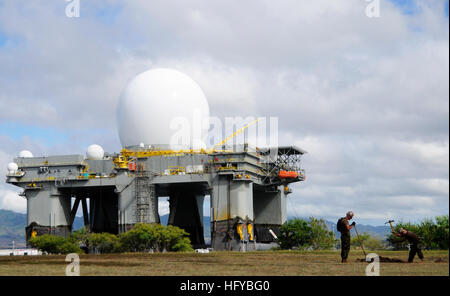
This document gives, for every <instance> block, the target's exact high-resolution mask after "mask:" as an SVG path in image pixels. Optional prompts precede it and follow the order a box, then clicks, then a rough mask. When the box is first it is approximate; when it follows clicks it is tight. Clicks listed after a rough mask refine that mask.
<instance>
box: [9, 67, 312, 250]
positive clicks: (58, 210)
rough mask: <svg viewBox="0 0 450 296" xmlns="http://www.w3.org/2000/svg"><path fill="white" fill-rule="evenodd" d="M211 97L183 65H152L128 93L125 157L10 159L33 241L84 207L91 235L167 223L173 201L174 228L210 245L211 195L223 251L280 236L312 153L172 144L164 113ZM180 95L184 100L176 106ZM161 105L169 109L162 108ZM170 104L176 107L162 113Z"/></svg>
mask: <svg viewBox="0 0 450 296" xmlns="http://www.w3.org/2000/svg"><path fill="white" fill-rule="evenodd" d="M197 88H198V89H197ZM199 91H200V92H199ZM202 95H203V93H202V92H201V89H200V88H199V87H198V86H197V84H196V83H195V82H193V80H191V79H190V78H189V77H187V76H186V75H184V74H182V73H180V72H178V71H175V70H170V69H154V70H150V71H147V72H144V73H142V74H140V75H138V76H137V77H135V78H134V79H133V80H132V81H131V82H130V83H129V84H128V86H127V87H126V88H125V90H124V92H123V93H122V96H121V98H120V101H119V105H118V125H119V136H120V140H121V142H122V146H123V148H122V150H121V151H120V152H119V153H105V152H104V151H103V148H102V147H100V146H98V145H91V146H90V147H89V148H88V151H87V153H86V156H84V155H56V156H42V157H34V156H33V154H32V153H30V152H29V151H22V152H21V153H20V154H19V157H17V158H16V159H14V162H13V163H10V164H9V165H8V172H7V175H6V182H7V183H9V184H12V185H15V186H19V187H21V188H23V189H24V190H23V192H22V193H21V195H22V196H23V197H25V198H26V200H27V227H26V238H27V240H28V239H29V238H30V236H31V234H32V233H34V234H36V235H38V236H39V235H42V234H55V235H61V236H67V235H68V234H70V232H71V231H72V227H73V222H74V219H75V215H76V213H77V210H78V208H79V207H80V204H81V208H82V212H83V218H84V225H85V227H86V229H87V230H89V231H92V232H110V233H114V234H117V233H123V232H126V231H128V230H130V229H131V228H132V227H133V226H134V225H135V224H136V223H160V216H159V214H158V198H159V197H169V208H170V213H169V219H168V224H169V225H174V226H178V227H180V228H182V229H184V230H186V232H188V233H189V236H190V239H191V242H192V244H193V245H194V247H202V246H205V239H204V237H205V235H204V233H203V229H204V227H203V226H204V225H203V203H204V198H205V196H209V197H210V213H208V214H209V215H210V217H211V247H212V248H213V249H214V250H242V249H246V250H251V249H252V248H255V246H256V245H257V244H256V243H271V242H273V241H274V240H275V237H276V235H277V234H278V231H279V228H280V226H281V225H282V224H283V223H285V222H286V220H287V196H288V194H290V193H291V192H292V189H291V187H290V186H289V185H290V184H291V183H293V182H299V181H304V180H305V172H304V170H303V169H302V167H301V164H300V159H301V156H302V155H303V154H304V153H306V152H305V151H304V150H302V149H300V148H298V147H295V146H282V147H266V148H257V147H252V146H251V145H249V144H235V145H227V144H226V143H225V142H223V143H220V145H219V146H214V147H212V148H206V147H201V148H196V149H192V148H189V147H181V146H177V147H175V146H176V145H175V146H174V145H169V144H167V143H170V141H169V138H168V137H169V136H170V133H173V131H171V130H170V129H169V128H168V127H166V125H170V122H168V121H167V120H168V119H167V117H168V115H167V113H164V112H168V113H169V114H170V115H171V116H172V114H175V115H176V116H181V115H183V114H182V113H183V112H185V113H186V109H188V112H190V111H189V106H188V107H186V104H189V102H196V100H197V101H200V103H198V102H196V103H194V105H195V106H194V107H195V108H192V109H193V111H192V112H194V113H195V112H197V113H196V114H200V116H203V117H207V116H209V109H208V105H207V104H206V107H205V104H203V103H202V102H201V100H202V97H201V96H202ZM199 97H200V99H199ZM154 98H156V99H157V102H155V100H156V99H154ZM180 98H181V99H182V100H183V102H184V103H183V105H184V106H183V107H182V108H179V107H175V108H172V106H173V104H174V102H173V101H174V100H175V101H176V100H180ZM187 99H189V100H187ZM142 101H144V103H142ZM161 101H165V104H166V105H164V106H159V107H158V104H161ZM133 104H139V106H140V108H135V106H134V107H133ZM167 105H168V106H169V110H162V111H158V110H156V109H158V108H162V109H163V108H167ZM146 106H149V107H150V109H151V112H149V113H146V112H148V111H149V109H148V108H147V107H146ZM199 106H200V108H197V107H199ZM155 108H156V109H155ZM202 108H203V109H202ZM173 109H175V110H173ZM194 109H195V110H194ZM198 110H200V111H198ZM202 110H203V111H202ZM140 113H141V114H140ZM153 115H154V116H153ZM169 117H170V116H169ZM155 123H157V124H155ZM189 132H190V131H189ZM168 134H169V135H168ZM155 143H158V144H155ZM162 143H163V144H162ZM191 146H192V145H191Z"/></svg>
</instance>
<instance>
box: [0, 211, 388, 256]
mask: <svg viewBox="0 0 450 296" xmlns="http://www.w3.org/2000/svg"><path fill="white" fill-rule="evenodd" d="M160 218H161V224H163V225H167V221H168V220H169V215H162V216H161V217H160ZM293 218H294V217H288V220H291V219H293ZM302 219H305V220H308V218H302ZM325 222H326V224H327V226H328V228H329V229H330V230H331V231H333V232H334V233H335V234H336V237H337V238H338V237H339V236H340V233H339V232H338V231H337V230H336V222H331V221H327V220H326V221H325ZM203 223H204V233H205V240H206V241H209V240H210V237H211V225H210V217H209V216H204V217H203ZM26 224H27V216H26V215H25V214H20V213H15V212H12V211H7V210H1V209H0V249H3V248H11V247H12V241H14V242H15V246H16V247H24V246H25V227H26ZM73 226H74V230H76V229H80V228H81V227H83V218H82V217H75V221H74V225H73ZM356 226H357V229H358V233H359V234H363V233H364V232H366V233H368V234H370V235H371V236H375V237H379V238H381V239H384V238H385V236H386V235H387V234H389V226H371V225H362V224H357V225H356ZM352 234H353V235H355V233H354V231H353V230H352Z"/></svg>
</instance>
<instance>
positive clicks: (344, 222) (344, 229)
mask: <svg viewBox="0 0 450 296" xmlns="http://www.w3.org/2000/svg"><path fill="white" fill-rule="evenodd" d="M353 215H354V214H353V212H352V211H349V212H347V214H346V215H345V217H343V218H341V219H339V220H338V230H339V231H340V232H341V259H342V260H341V262H342V263H347V258H348V253H349V252H350V229H352V228H353V226H355V224H356V223H355V222H353V223H352V224H349V222H348V221H349V220H351V219H352V218H353Z"/></svg>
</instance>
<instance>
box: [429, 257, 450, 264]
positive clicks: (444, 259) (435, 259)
mask: <svg viewBox="0 0 450 296" xmlns="http://www.w3.org/2000/svg"><path fill="white" fill-rule="evenodd" d="M433 262H435V263H448V258H442V257H438V258H433Z"/></svg>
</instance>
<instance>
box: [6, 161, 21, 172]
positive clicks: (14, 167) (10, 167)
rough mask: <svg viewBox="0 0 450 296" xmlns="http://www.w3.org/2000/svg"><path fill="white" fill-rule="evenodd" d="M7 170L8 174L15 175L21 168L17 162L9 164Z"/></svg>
mask: <svg viewBox="0 0 450 296" xmlns="http://www.w3.org/2000/svg"><path fill="white" fill-rule="evenodd" d="M7 169H8V172H10V173H15V172H17V170H18V169H19V166H18V165H17V163H15V162H10V163H8V167H7Z"/></svg>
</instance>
